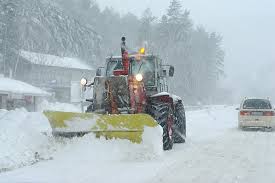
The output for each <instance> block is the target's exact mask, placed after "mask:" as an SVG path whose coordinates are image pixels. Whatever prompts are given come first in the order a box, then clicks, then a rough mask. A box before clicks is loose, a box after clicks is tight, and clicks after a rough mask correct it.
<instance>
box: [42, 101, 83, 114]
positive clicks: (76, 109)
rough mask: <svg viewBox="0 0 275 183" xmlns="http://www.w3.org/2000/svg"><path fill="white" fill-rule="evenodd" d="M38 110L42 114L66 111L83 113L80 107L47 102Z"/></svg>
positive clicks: (43, 102)
mask: <svg viewBox="0 0 275 183" xmlns="http://www.w3.org/2000/svg"><path fill="white" fill-rule="evenodd" d="M37 110H38V111H40V112H42V111H44V110H49V111H65V112H81V106H80V105H74V104H68V103H59V102H55V103H50V102H48V101H47V100H43V101H42V102H40V104H39V105H38V107H37Z"/></svg>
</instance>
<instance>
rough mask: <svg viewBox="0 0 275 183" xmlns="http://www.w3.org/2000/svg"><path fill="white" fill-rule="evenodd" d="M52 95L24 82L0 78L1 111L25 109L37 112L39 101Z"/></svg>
mask: <svg viewBox="0 0 275 183" xmlns="http://www.w3.org/2000/svg"><path fill="white" fill-rule="evenodd" d="M46 97H50V93H48V92H46V91H43V90H41V89H40V88H37V87H34V86H32V85H30V84H27V83H24V82H22V81H18V80H14V79H10V78H4V77H0V109H7V110H13V109H15V108H20V107H24V108H26V109H27V110H28V111H36V109H37V105H38V104H39V101H40V100H41V99H43V98H46Z"/></svg>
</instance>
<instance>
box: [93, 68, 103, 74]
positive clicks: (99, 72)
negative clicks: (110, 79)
mask: <svg viewBox="0 0 275 183" xmlns="http://www.w3.org/2000/svg"><path fill="white" fill-rule="evenodd" d="M103 69H104V67H99V68H97V70H96V74H95V75H96V76H102V75H103Z"/></svg>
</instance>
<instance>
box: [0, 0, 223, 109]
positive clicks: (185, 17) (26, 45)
mask: <svg viewBox="0 0 275 183" xmlns="http://www.w3.org/2000/svg"><path fill="white" fill-rule="evenodd" d="M190 13H191V12H190V11H189V10H187V9H186V8H184V5H183V4H182V3H181V2H180V1H179V0H171V2H170V6H169V7H167V12H166V14H165V15H163V16H162V17H155V16H153V15H152V13H151V10H150V9H149V8H147V9H145V10H144V12H143V15H142V17H137V16H136V15H134V14H132V13H130V12H129V13H127V14H124V15H121V14H120V13H119V12H117V11H116V10H114V9H112V8H110V7H106V8H105V9H103V10H101V9H100V8H99V6H98V4H97V2H96V1H95V0H92V1H91V0H28V1H20V0H2V1H1V2H0V54H1V55H2V56H1V58H0V60H2V61H1V63H3V64H2V70H3V67H6V68H7V67H10V68H13V65H14V63H15V62H16V53H18V51H19V50H27V51H33V52H39V53H46V54H53V55H58V56H67V57H78V58H80V59H82V60H84V61H85V62H86V63H87V64H89V65H91V66H94V67H97V66H102V65H104V58H105V57H106V56H107V55H117V54H119V49H120V47H119V45H120V38H121V36H126V37H127V44H128V47H130V48H132V49H138V48H139V47H141V46H145V47H146V48H147V50H148V51H147V52H150V53H153V54H157V55H159V56H160V57H161V58H162V59H163V60H164V61H165V62H166V63H168V64H172V65H174V66H175V68H176V71H175V76H174V78H173V79H172V82H171V86H172V91H173V93H175V94H177V95H179V96H181V97H183V98H184V101H185V102H187V103H189V104H198V103H202V104H209V103H221V102H223V100H224V99H225V97H224V95H226V92H225V91H224V90H223V89H221V88H220V87H219V82H220V80H221V79H222V77H224V56H225V53H224V50H223V48H222V36H221V35H219V34H217V33H215V32H209V31H207V29H206V28H205V27H203V26H197V25H194V23H193V21H192V19H191V17H190ZM3 65H4V66H3Z"/></svg>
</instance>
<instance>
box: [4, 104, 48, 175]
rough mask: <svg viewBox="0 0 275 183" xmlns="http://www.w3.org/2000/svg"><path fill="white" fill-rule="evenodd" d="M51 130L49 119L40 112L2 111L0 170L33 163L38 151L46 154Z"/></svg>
mask: <svg viewBox="0 0 275 183" xmlns="http://www.w3.org/2000/svg"><path fill="white" fill-rule="evenodd" d="M42 132H44V134H42ZM49 132H50V126H49V125H48V123H47V119H46V118H45V117H44V116H42V115H41V114H39V113H29V112H27V111H26V110H25V109H16V110H14V111H3V110H2V111H0V147H1V148H0V172H1V170H2V171H3V170H9V169H13V168H16V167H20V166H24V165H26V164H31V163H33V162H34V161H35V153H36V152H38V153H39V154H41V155H42V154H45V150H47V149H48V145H49V143H50V140H49V138H48V137H47V136H46V135H45V134H47V133H49ZM46 154H47V152H46Z"/></svg>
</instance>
